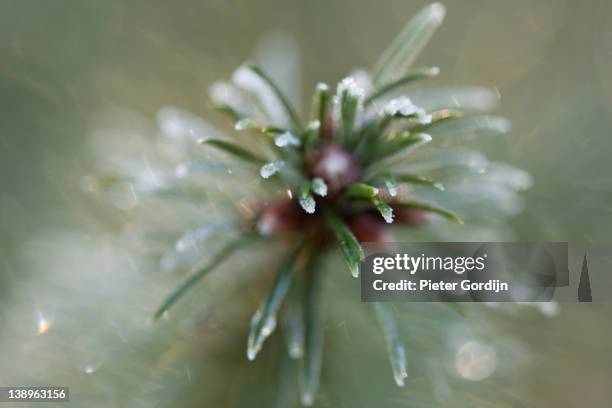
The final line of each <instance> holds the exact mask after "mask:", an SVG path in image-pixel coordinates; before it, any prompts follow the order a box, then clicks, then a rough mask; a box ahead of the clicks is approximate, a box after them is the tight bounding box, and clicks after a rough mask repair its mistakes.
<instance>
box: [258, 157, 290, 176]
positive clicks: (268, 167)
mask: <svg viewBox="0 0 612 408" xmlns="http://www.w3.org/2000/svg"><path fill="white" fill-rule="evenodd" d="M283 166H285V162H284V161H282V160H276V161H273V162H271V163H266V164H264V165H263V166H261V169H260V170H259V174H260V175H261V177H263V178H265V179H267V178H269V177H271V176H272V175H274V174H276V173H278V172H279V171H280V170H281V169H282V168H283Z"/></svg>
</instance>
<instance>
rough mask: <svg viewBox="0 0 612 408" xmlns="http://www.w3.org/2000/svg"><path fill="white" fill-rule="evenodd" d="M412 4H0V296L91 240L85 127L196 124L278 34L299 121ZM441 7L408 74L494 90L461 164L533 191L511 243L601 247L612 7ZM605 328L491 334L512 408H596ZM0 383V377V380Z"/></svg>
mask: <svg viewBox="0 0 612 408" xmlns="http://www.w3.org/2000/svg"><path fill="white" fill-rule="evenodd" d="M425 4H427V3H426V2H422V1H406V0H404V1H389V0H381V1H367V0H360V1H353V0H336V1H316V0H313V1H268V0H260V1H256V2H255V1H228V0H216V1H215V0H197V1H194V0H180V1H173V2H169V1H159V0H154V1H122V0H108V1H97V0H96V1H93V0H78V1H77V0H74V1H70V0H57V1H31V0H20V1H11V0H2V1H0V50H1V53H0V55H1V56H2V57H1V58H0V107H1V109H0V180H1V181H0V187H1V188H0V232H1V233H0V268H1V270H0V296H2V297H4V299H5V301H6V300H7V299H8V301H14V302H17V301H19V299H13V296H14V295H13V294H12V291H11V287H12V286H11V285H12V283H13V282H17V281H21V280H24V279H32V280H36V279H37V277H38V276H39V274H41V273H44V271H41V270H37V269H35V268H32V267H30V266H29V265H30V263H28V262H25V261H24V256H23V255H22V254H23V251H22V250H21V246H22V244H23V242H24V241H26V240H28V239H30V238H32V237H36V236H38V235H39V234H41V232H43V231H45V230H51V229H53V228H74V229H83V230H87V231H90V232H95V231H96V230H97V228H101V227H100V224H104V222H105V221H104V220H100V219H98V220H96V221H95V222H94V221H92V219H91V217H90V216H87V212H88V208H89V207H88V206H89V205H90V202H89V201H88V200H87V199H85V198H83V193H82V192H81V191H80V187H79V185H80V176H82V175H83V173H84V172H86V171H88V167H87V158H86V157H85V156H84V155H83V153H82V152H83V149H84V144H85V142H86V138H87V135H88V134H89V133H91V131H92V129H93V128H94V127H95V126H96V123H97V120H98V116H99V113H100V112H101V111H104V110H107V109H111V108H120V109H127V110H131V111H136V112H139V113H142V114H144V115H147V116H151V117H152V118H153V117H154V115H155V112H156V111H157V110H158V109H159V108H160V107H161V106H164V105H176V106H180V107H182V108H186V109H188V110H190V111H192V112H195V113H197V114H202V115H204V116H206V115H207V114H208V113H207V96H206V94H207V89H208V86H209V85H210V83H211V82H212V81H213V80H215V79H218V78H227V77H229V76H230V75H231V72H232V71H233V69H234V68H235V67H236V66H237V65H238V64H239V63H241V62H242V61H244V60H246V59H248V58H249V57H251V56H252V55H253V49H254V48H255V47H256V45H257V40H258V38H261V36H263V35H266V34H267V33H270V32H274V31H279V30H280V31H281V32H283V33H285V34H286V35H287V36H288V37H291V38H293V39H294V40H295V42H296V43H297V44H298V46H299V47H300V49H301V51H302V74H303V80H302V85H303V88H304V90H305V92H304V102H305V105H306V106H307V100H308V99H307V95H308V93H309V92H310V91H309V90H310V89H312V88H313V87H314V84H315V83H316V82H317V81H320V80H323V81H327V82H329V83H332V82H334V81H337V80H339V79H341V78H342V77H343V76H344V75H345V74H346V73H347V72H348V71H349V70H351V69H352V68H354V67H370V66H371V64H372V63H373V62H374V61H375V59H376V58H377V56H378V54H379V53H380V51H381V49H382V48H383V47H384V46H386V44H387V43H388V41H389V40H391V39H392V38H393V37H394V36H395V34H396V33H397V32H398V31H399V29H400V28H401V27H402V26H403V24H404V23H405V21H406V20H407V19H408V18H409V17H410V16H412V15H413V14H414V13H415V12H416V11H417V10H419V9H420V8H421V7H422V6H423V5H425ZM446 6H447V18H446V20H445V24H444V25H443V26H442V27H441V28H440V29H439V31H438V32H437V34H436V35H435V36H434V38H433V40H432V41H431V43H430V45H429V46H428V47H427V48H426V49H425V51H424V52H423V54H422V55H421V57H420V58H419V61H418V65H438V66H440V67H441V69H442V74H441V76H440V78H439V79H436V80H435V83H436V84H444V85H454V84H458V85H459V84H470V85H484V86H489V87H495V88H496V89H497V90H499V93H500V95H501V105H500V108H499V109H498V111H497V112H498V113H500V114H502V115H504V116H506V117H508V118H510V119H511V121H512V124H513V130H512V131H511V132H510V133H509V134H508V135H506V136H504V137H503V138H497V139H484V140H482V141H481V142H479V148H480V149H482V150H484V151H486V152H487V153H488V155H489V156H491V157H493V158H495V159H496V160H500V161H507V162H510V163H512V164H515V165H517V166H518V167H522V168H524V169H526V170H528V171H529V172H530V173H531V174H532V175H533V178H534V182H535V184H534V186H533V187H532V189H531V190H530V191H528V192H526V194H525V197H526V199H527V207H526V210H525V211H524V212H523V213H522V214H521V215H519V216H518V217H516V218H515V219H513V220H511V221H510V222H511V224H512V226H513V227H514V229H515V230H516V232H517V238H518V239H520V240H525V241H528V240H549V241H566V240H574V241H585V240H588V241H612V177H611V176H612V160H611V158H612V143H611V141H610V140H611V139H610V138H611V137H612V119H611V118H612V19H611V18H612V3H610V2H609V1H605V0H591V1H579V0H575V1H564V0H540V1H537V2H534V1H512V2H509V1H502V0H493V1H477V0H469V1H467V0H462V1H455V0H453V1H449V2H447V4H446ZM610 311H612V309H611V308H610V307H609V306H607V305H601V304H599V305H589V306H583V305H564V307H563V308H562V312H561V314H560V315H559V317H557V318H556V319H555V320H554V321H551V322H548V323H546V324H533V323H534V321H533V320H531V319H529V318H528V319H526V320H524V321H520V322H518V321H513V322H512V323H508V326H509V327H507V328H506V330H508V331H509V332H513V333H514V335H517V336H520V337H521V338H522V339H523V340H524V341H526V342H527V343H528V344H530V346H532V347H533V348H534V350H536V354H535V356H536V358H537V359H539V363H540V364H538V365H537V369H536V370H535V371H534V372H533V377H532V382H530V383H528V384H527V385H525V386H524V388H523V392H524V396H525V399H526V400H527V401H538V402H539V403H537V404H535V405H533V406H578V405H579V401H581V400H583V401H585V405H583V406H607V405H609V401H610V398H609V396H610V391H609V390H604V388H603V387H604V384H609V383H610V381H611V379H612V361H611V356H610V353H609V351H610V348H609V347H610V344H612V332H611V330H610V328H609V327H610V325H609V323H610V320H609V316H610ZM502 332H503V330H502ZM339 364H340V363H339ZM0 370H1V371H2V373H1V374H4V375H6V376H8V375H9V371H10V370H11V369H10V368H9V367H7V366H3V367H1V368H0ZM0 379H2V375H0ZM349 400H350V399H349ZM526 405H527V406H530V404H526ZM336 406H340V405H336ZM342 406H360V405H357V404H354V405H353V404H351V403H350V402H345V405H342ZM370 406H371V405H370Z"/></svg>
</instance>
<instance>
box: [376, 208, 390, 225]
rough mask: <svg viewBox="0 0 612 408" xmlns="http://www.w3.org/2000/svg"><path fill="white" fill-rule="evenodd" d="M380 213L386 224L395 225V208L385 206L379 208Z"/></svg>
mask: <svg viewBox="0 0 612 408" xmlns="http://www.w3.org/2000/svg"><path fill="white" fill-rule="evenodd" d="M378 211H379V212H380V215H382V217H383V218H384V219H385V222H386V223H387V224H391V223H393V208H391V207H389V206H388V205H384V206H379V207H378Z"/></svg>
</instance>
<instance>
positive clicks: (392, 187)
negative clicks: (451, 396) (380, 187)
mask: <svg viewBox="0 0 612 408" xmlns="http://www.w3.org/2000/svg"><path fill="white" fill-rule="evenodd" d="M385 186H386V187H387V191H388V192H389V195H390V196H391V197H395V196H397V184H395V183H394V182H393V181H391V180H385Z"/></svg>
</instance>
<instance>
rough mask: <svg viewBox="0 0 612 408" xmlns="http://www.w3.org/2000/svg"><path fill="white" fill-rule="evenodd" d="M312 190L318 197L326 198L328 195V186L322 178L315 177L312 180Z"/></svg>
mask: <svg viewBox="0 0 612 408" xmlns="http://www.w3.org/2000/svg"><path fill="white" fill-rule="evenodd" d="M311 190H312V192H313V193H315V194H316V195H318V196H321V197H325V196H326V195H327V184H325V181H323V179H322V178H320V177H315V178H313V179H312V186H311Z"/></svg>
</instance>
